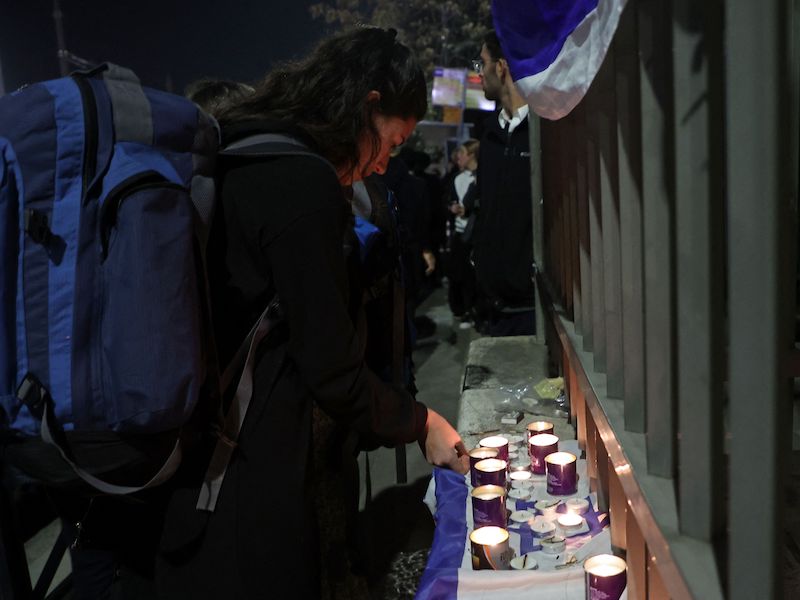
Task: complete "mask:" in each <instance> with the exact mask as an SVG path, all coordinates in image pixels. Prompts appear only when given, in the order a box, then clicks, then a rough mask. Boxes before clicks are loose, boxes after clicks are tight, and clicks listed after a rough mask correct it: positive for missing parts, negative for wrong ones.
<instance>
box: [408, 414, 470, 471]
mask: <svg viewBox="0 0 800 600" xmlns="http://www.w3.org/2000/svg"><path fill="white" fill-rule="evenodd" d="M419 447H420V449H421V450H422V453H423V454H424V455H425V458H426V459H427V460H428V462H429V463H430V464H432V465H434V466H437V467H444V468H446V469H451V470H453V471H457V472H459V473H462V474H464V473H466V472H467V471H468V470H469V456H468V455H467V449H466V447H465V446H464V442H463V441H462V440H461V436H460V435H458V432H457V431H456V430H455V429H453V427H452V425H450V423H448V422H447V420H446V419H445V418H444V417H443V416H442V415H440V414H439V413H437V412H436V411H435V410H432V409H430V408H429V409H428V420H427V422H426V423H425V439H424V440H420V441H419Z"/></svg>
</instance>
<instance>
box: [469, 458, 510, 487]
mask: <svg viewBox="0 0 800 600" xmlns="http://www.w3.org/2000/svg"><path fill="white" fill-rule="evenodd" d="M506 468H507V463H506V461H504V460H500V459H499V458H486V459H484V460H479V461H478V462H476V463H475V481H476V483H477V484H478V486H482V485H499V486H502V487H505V486H506Z"/></svg>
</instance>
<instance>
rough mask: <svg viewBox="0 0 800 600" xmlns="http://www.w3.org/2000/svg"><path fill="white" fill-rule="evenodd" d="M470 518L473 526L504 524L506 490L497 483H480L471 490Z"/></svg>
mask: <svg viewBox="0 0 800 600" xmlns="http://www.w3.org/2000/svg"><path fill="white" fill-rule="evenodd" d="M470 496H472V520H473V522H474V523H475V527H484V526H486V525H493V526H495V527H505V526H506V522H507V521H506V490H505V488H502V487H500V486H499V485H482V486H479V487H476V488H475V489H474V490H472V493H471V494H470Z"/></svg>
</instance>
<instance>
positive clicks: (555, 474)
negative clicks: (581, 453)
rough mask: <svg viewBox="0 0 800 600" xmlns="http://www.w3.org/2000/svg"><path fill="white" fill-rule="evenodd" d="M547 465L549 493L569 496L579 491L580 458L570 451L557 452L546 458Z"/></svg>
mask: <svg viewBox="0 0 800 600" xmlns="http://www.w3.org/2000/svg"><path fill="white" fill-rule="evenodd" d="M544 462H545V464H546V465H547V493H548V494H552V495H553V496H569V495H570V494H574V493H575V492H577V491H578V470H577V466H578V458H577V457H576V456H575V455H574V454H570V453H569V452H556V453H554V454H550V455H548V456H547V458H545V459H544Z"/></svg>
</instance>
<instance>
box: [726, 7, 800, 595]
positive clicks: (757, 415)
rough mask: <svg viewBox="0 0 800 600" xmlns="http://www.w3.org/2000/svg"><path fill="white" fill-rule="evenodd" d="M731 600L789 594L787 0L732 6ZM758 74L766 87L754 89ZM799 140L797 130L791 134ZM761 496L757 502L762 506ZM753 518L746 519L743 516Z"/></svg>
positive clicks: (791, 234) (792, 194) (791, 206)
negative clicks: (786, 521)
mask: <svg viewBox="0 0 800 600" xmlns="http://www.w3.org/2000/svg"><path fill="white" fill-rule="evenodd" d="M725 8H726V12H725V28H726V31H725V53H726V77H727V98H726V100H727V111H726V112H727V124H728V131H727V133H728V144H727V149H728V152H727V159H728V162H727V174H728V176H727V183H728V185H727V194H728V228H727V235H728V302H729V311H728V322H729V339H730V342H729V358H728V360H729V373H730V377H729V389H730V392H729V393H730V434H731V441H730V469H729V471H730V488H729V489H730V494H729V496H730V503H729V510H728V514H729V515H730V523H729V528H730V529H729V531H730V537H729V544H728V548H729V573H728V574H729V579H728V581H729V588H728V591H729V594H730V595H729V597H730V598H731V600H740V599H741V600H745V599H747V600H750V599H752V598H782V597H783V591H782V587H783V585H782V583H783V577H782V567H783V563H784V542H783V540H784V537H785V533H784V522H783V518H782V517H783V514H784V510H785V506H784V504H785V495H784V494H785V492H784V482H785V480H786V471H787V468H788V463H789V450H790V444H789V438H790V435H791V421H792V410H791V406H792V384H791V381H792V380H791V379H790V377H789V376H788V372H787V367H788V364H787V358H788V356H789V352H790V351H791V349H792V347H793V341H794V340H793V332H794V316H793V307H794V300H795V281H794V271H793V270H792V269H791V267H792V266H793V265H792V261H793V260H794V251H795V245H794V240H795V236H796V234H797V232H796V230H793V227H794V226H795V223H796V220H795V214H796V213H795V210H796V204H795V199H796V194H797V190H796V189H793V188H792V185H791V184H792V182H793V176H792V170H793V169H795V168H796V165H795V164H792V161H791V160H789V159H788V157H790V156H791V150H792V142H791V136H790V135H789V132H788V131H787V126H788V125H790V124H791V123H792V122H794V121H793V119H792V113H793V112H794V111H796V110H797V105H796V104H794V103H791V102H790V101H791V99H792V86H791V81H792V77H791V73H790V65H791V43H790V39H791V37H790V33H789V28H790V27H791V24H792V19H791V12H790V10H789V8H790V7H789V5H788V2H787V0H769V1H767V0H764V1H762V2H752V1H751V0H730V1H729V2H727V3H726V4H725ZM754 81H757V82H758V85H753V82H754ZM791 133H792V135H796V132H791ZM754 499H757V500H755V503H756V504H757V505H758V509H756V510H754V509H753V506H754ZM743 515H744V518H742V516H743Z"/></svg>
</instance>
